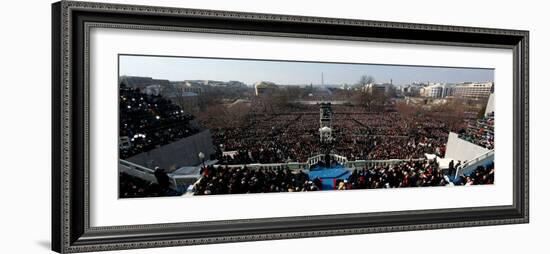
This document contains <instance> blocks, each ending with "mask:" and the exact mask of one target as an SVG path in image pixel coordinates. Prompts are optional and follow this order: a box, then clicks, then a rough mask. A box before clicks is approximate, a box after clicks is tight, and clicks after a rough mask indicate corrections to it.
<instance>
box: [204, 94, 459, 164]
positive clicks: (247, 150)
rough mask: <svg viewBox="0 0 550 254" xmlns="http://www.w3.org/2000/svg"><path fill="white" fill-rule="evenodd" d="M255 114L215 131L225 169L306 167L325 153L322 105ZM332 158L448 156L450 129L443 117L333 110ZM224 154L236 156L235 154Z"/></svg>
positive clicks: (336, 107)
mask: <svg viewBox="0 0 550 254" xmlns="http://www.w3.org/2000/svg"><path fill="white" fill-rule="evenodd" d="M303 107H304V106H302V108H301V109H300V110H298V111H297V110H294V109H292V108H289V109H287V110H286V111H285V110H281V112H279V113H277V114H250V115H249V116H248V117H247V118H246V121H245V122H244V123H242V124H241V125H231V126H209V127H210V129H211V130H212V133H213V137H214V143H215V145H216V148H217V149H218V153H217V155H216V157H217V159H218V160H219V161H220V163H221V164H247V163H284V162H289V161H297V162H305V161H307V158H309V157H311V156H314V155H317V154H322V153H324V151H325V150H324V149H326V146H325V145H324V144H323V143H321V141H320V139H319V126H320V125H319V106H317V105H311V106H309V107H308V108H306V109H304V108H303ZM333 112H334V114H333V120H332V136H333V137H334V139H333V140H332V143H331V144H330V146H329V148H330V150H331V153H336V154H339V155H342V156H345V157H347V158H348V159H349V160H384V159H414V158H421V157H423V156H424V153H430V154H436V155H438V156H444V154H445V145H446V142H447V137H448V133H449V131H450V129H449V127H448V125H447V124H446V123H445V122H444V121H442V120H439V119H437V118H434V117H430V116H425V115H417V116H409V117H406V116H403V115H401V114H400V113H398V112H395V111H393V112H391V111H390V112H369V111H366V110H364V109H362V108H361V107H357V106H344V105H337V106H333ZM224 151H232V153H231V154H227V153H224Z"/></svg>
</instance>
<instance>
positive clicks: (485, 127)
mask: <svg viewBox="0 0 550 254" xmlns="http://www.w3.org/2000/svg"><path fill="white" fill-rule="evenodd" d="M494 131H495V114H494V113H491V114H489V115H487V116H485V117H483V118H481V119H477V120H471V121H469V122H468V127H467V128H466V129H464V130H462V131H461V132H459V133H458V137H459V138H461V139H464V140H466V141H469V142H472V143H474V144H476V145H479V146H482V147H485V148H487V149H489V150H491V149H494V148H495V133H494Z"/></svg>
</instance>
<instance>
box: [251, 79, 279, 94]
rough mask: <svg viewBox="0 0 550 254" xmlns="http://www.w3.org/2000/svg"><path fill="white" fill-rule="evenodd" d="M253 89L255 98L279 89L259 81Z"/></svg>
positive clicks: (270, 83) (273, 84)
mask: <svg viewBox="0 0 550 254" xmlns="http://www.w3.org/2000/svg"><path fill="white" fill-rule="evenodd" d="M254 89H255V91H256V96H261V95H269V94H271V93H273V92H274V91H276V90H278V89H279V86H277V85H276V84H275V83H273V82H269V81H261V82H258V83H256V84H255V85H254Z"/></svg>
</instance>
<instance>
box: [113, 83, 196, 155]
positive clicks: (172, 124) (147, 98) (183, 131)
mask: <svg viewBox="0 0 550 254" xmlns="http://www.w3.org/2000/svg"><path fill="white" fill-rule="evenodd" d="M119 96H120V97H119V137H120V138H121V142H120V145H119V152H120V158H122V159H124V158H127V157H131V156H133V155H135V154H138V153H142V152H146V151H148V150H151V149H154V148H155V147H157V146H159V145H165V144H168V143H170V142H172V141H175V140H178V139H181V138H184V137H187V136H190V135H193V134H196V133H197V132H199V130H200V128H199V127H198V125H197V124H194V123H193V119H194V117H193V116H192V115H191V114H188V113H187V112H185V111H184V110H182V109H181V108H180V107H179V106H177V105H175V104H173V103H172V102H171V101H169V100H167V99H165V98H163V97H162V96H160V95H149V94H146V93H143V92H141V91H140V90H139V89H137V88H131V87H127V86H126V85H125V84H124V83H121V84H120V87H119Z"/></svg>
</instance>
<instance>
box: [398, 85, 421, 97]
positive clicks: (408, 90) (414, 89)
mask: <svg viewBox="0 0 550 254" xmlns="http://www.w3.org/2000/svg"><path fill="white" fill-rule="evenodd" d="M400 91H401V93H402V94H403V95H407V96H417V95H419V93H420V87H418V86H414V85H406V86H402V87H401V89H400Z"/></svg>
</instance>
